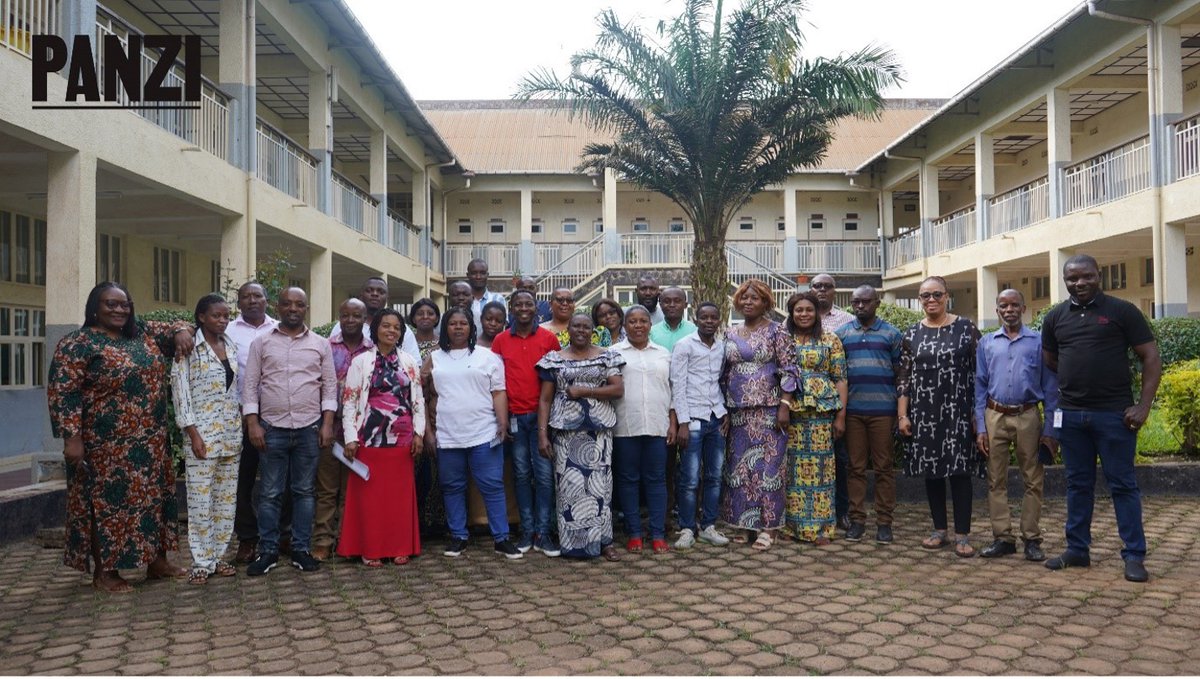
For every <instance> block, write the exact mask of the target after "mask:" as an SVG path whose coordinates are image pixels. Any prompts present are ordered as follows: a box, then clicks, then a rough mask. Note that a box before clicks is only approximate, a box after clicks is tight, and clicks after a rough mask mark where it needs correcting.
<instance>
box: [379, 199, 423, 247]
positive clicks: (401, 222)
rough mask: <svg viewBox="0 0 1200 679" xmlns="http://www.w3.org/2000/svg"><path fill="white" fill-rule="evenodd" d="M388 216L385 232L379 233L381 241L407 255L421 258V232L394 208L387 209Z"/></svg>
mask: <svg viewBox="0 0 1200 679" xmlns="http://www.w3.org/2000/svg"><path fill="white" fill-rule="evenodd" d="M387 216H388V218H387V223H386V224H385V225H384V227H383V233H381V234H379V242H380V243H383V244H384V245H386V246H387V247H389V248H391V249H392V250H395V251H396V252H399V253H400V254H402V255H404V256H405V257H410V258H412V259H420V257H421V232H420V231H419V230H417V228H416V227H415V226H413V225H412V224H409V223H408V220H407V219H405V218H403V217H401V216H400V215H398V214H396V213H395V212H394V211H392V210H388V211H387Z"/></svg>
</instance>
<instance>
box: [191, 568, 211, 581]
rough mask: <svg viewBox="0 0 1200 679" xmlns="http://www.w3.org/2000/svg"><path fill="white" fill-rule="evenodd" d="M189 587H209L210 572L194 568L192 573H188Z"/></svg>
mask: <svg viewBox="0 0 1200 679" xmlns="http://www.w3.org/2000/svg"><path fill="white" fill-rule="evenodd" d="M188 584H189V585H207V584H208V571H206V570H204V569H202V568H193V569H192V572H191V573H188Z"/></svg>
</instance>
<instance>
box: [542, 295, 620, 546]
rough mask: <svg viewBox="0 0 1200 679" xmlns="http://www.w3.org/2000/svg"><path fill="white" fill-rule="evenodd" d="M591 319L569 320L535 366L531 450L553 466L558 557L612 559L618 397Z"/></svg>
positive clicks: (611, 356)
mask: <svg viewBox="0 0 1200 679" xmlns="http://www.w3.org/2000/svg"><path fill="white" fill-rule="evenodd" d="M593 331H594V327H593V324H592V318H591V316H588V315H587V314H583V313H579V314H575V315H574V316H572V317H571V319H570V321H569V323H568V325H567V332H568V334H569V339H570V341H569V342H568V344H567V345H566V346H565V347H564V348H563V349H562V350H560V351H551V352H550V353H548V354H546V355H545V356H543V357H542V360H540V361H538V364H537V367H538V374H539V376H540V377H541V379H542V393H541V398H540V400H539V402H538V452H539V453H541V455H542V456H543V457H545V458H547V459H550V460H553V461H554V476H555V481H556V485H557V500H558V502H557V506H558V539H559V543H560V544H561V545H562V554H563V556H573V557H580V558H595V557H598V556H604V558H605V559H608V560H609V561H619V560H620V558H621V556H620V554H618V553H617V550H616V549H615V548H614V547H613V544H612V541H613V537H612V532H613V531H612V506H611V503H612V490H613V478H612V428H613V426H614V425H616V422H617V413H616V410H615V409H614V408H613V404H612V400H613V399H618V398H621V396H623V395H624V393H625V387H624V384H623V383H622V381H621V366H623V365H625V359H623V358H621V355H620V354H619V353H617V352H615V351H612V350H609V349H601V348H599V347H597V346H594V345H593V344H592V333H593Z"/></svg>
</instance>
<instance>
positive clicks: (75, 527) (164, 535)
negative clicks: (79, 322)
mask: <svg viewBox="0 0 1200 679" xmlns="http://www.w3.org/2000/svg"><path fill="white" fill-rule="evenodd" d="M191 330H192V327H191V325H190V324H188V323H184V322H179V323H165V322H159V321H143V320H141V319H139V318H138V317H137V316H135V315H134V308H133V299H132V298H131V297H130V296H129V292H128V291H126V290H125V288H124V287H122V286H121V285H119V284H117V283H110V282H104V283H100V284H99V285H97V286H96V287H94V288H92V291H91V293H89V294H88V298H87V303H86V305H85V307H84V320H83V327H82V328H80V329H79V330H76V331H75V332H72V333H70V334H68V335H67V336H66V337H64V338H63V339H62V341H61V342H59V343H58V348H57V349H56V350H55V352H54V359H53V360H52V361H51V362H50V376H49V379H48V381H47V383H46V397H47V400H48V402H49V406H50V424H51V426H52V427H53V429H54V436H55V437H57V438H61V439H63V457H64V458H66V462H67V464H66V470H67V544H66V554H65V556H64V557H63V563H65V564H66V565H68V566H71V567H72V568H76V569H78V570H81V571H89V570H90V571H91V573H92V587H94V588H96V589H98V590H100V591H103V592H108V593H111V594H123V593H128V592H131V591H133V585H131V584H129V581H127V580H125V579H124V578H122V577H121V575H120V573H119V572H118V570H125V569H130V570H132V569H135V568H145V569H146V578H147V579H149V580H154V579H163V578H181V577H185V576H187V574H188V572H187V571H186V570H184V569H182V568H177V567H175V566H174V565H172V564H171V562H170V561H168V560H167V552H169V551H172V550H175V549H177V548H178V543H179V537H178V534H177V532H176V530H177V525H176V524H177V517H178V511H177V509H176V504H175V464H174V462H173V461H172V459H171V447H170V442H169V441H168V438H167V385H168V376H167V366H168V363H167V361H166V360H164V358H163V357H164V356H170V355H171V354H176V355H180V356H187V355H190V354H191V353H192V348H193V346H194V342H193V339H192V334H191ZM89 562H90V563H89Z"/></svg>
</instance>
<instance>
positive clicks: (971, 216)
mask: <svg viewBox="0 0 1200 679" xmlns="http://www.w3.org/2000/svg"><path fill="white" fill-rule="evenodd" d="M929 236H930V248H929V253H930V254H933V255H936V254H937V253H939V252H946V251H949V250H954V249H956V248H961V247H962V246H964V245H967V244H968V243H974V242H975V208H973V207H969V208H967V209H965V210H959V211H958V212H955V213H952V214H949V215H946V216H944V217H939V218H937V219H935V220H933V222H931V223H930V225H929Z"/></svg>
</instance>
